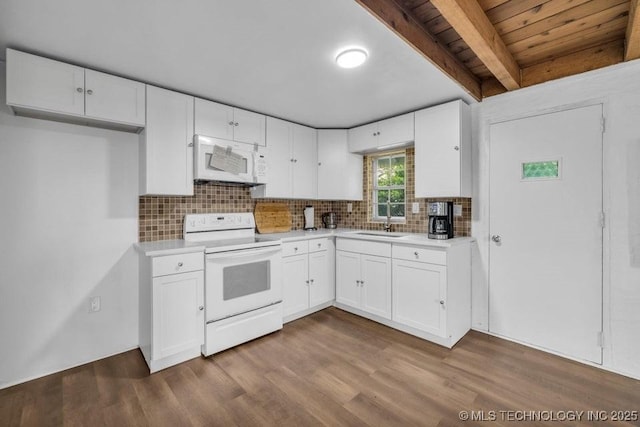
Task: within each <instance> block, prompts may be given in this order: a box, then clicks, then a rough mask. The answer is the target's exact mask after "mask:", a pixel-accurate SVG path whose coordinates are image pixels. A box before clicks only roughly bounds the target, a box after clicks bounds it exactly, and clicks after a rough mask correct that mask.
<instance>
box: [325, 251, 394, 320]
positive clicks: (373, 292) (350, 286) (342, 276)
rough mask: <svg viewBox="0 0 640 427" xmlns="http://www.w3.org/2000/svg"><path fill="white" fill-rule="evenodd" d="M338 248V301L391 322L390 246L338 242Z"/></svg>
mask: <svg viewBox="0 0 640 427" xmlns="http://www.w3.org/2000/svg"><path fill="white" fill-rule="evenodd" d="M336 248H337V249H338V250H336V302H337V303H339V304H343V305H345V306H348V307H351V308H354V309H357V310H360V311H362V312H363V313H368V314H372V315H374V316H378V317H380V318H383V319H391V258H390V255H391V244H388V243H377V242H375V243H374V242H367V241H358V240H349V239H337V241H336ZM384 252H388V255H387V256H384V255H385V254H384ZM381 253H382V255H381ZM358 314H360V313H358Z"/></svg>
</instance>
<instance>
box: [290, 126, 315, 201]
mask: <svg viewBox="0 0 640 427" xmlns="http://www.w3.org/2000/svg"><path fill="white" fill-rule="evenodd" d="M291 131H292V135H293V138H292V141H293V180H292V185H293V197H294V198H297V199H315V198H316V197H317V195H318V139H317V133H316V130H315V129H312V128H309V127H306V126H300V125H296V124H292V125H291Z"/></svg>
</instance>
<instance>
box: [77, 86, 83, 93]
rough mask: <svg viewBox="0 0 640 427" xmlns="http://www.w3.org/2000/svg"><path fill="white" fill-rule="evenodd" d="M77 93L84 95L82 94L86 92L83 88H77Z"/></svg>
mask: <svg viewBox="0 0 640 427" xmlns="http://www.w3.org/2000/svg"><path fill="white" fill-rule="evenodd" d="M76 92H78V93H82V92H84V89H82V88H81V87H78V88H76Z"/></svg>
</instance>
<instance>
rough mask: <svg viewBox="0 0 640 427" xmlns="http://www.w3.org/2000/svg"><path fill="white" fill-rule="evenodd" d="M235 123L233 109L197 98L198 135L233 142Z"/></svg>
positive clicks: (196, 128)
mask: <svg viewBox="0 0 640 427" xmlns="http://www.w3.org/2000/svg"><path fill="white" fill-rule="evenodd" d="M233 123H234V121H233V107H229V106H228V105H224V104H218V103H217V102H212V101H205V100H204V99H199V98H196V101H195V133H196V134H198V135H206V136H210V137H212V138H222V139H229V140H233V128H234V126H233Z"/></svg>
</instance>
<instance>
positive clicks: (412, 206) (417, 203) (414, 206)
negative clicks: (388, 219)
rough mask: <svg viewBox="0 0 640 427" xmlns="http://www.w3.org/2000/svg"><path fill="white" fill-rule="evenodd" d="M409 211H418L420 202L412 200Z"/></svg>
mask: <svg viewBox="0 0 640 427" xmlns="http://www.w3.org/2000/svg"><path fill="white" fill-rule="evenodd" d="M411 213H420V203H419V202H413V203H412V204H411Z"/></svg>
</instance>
